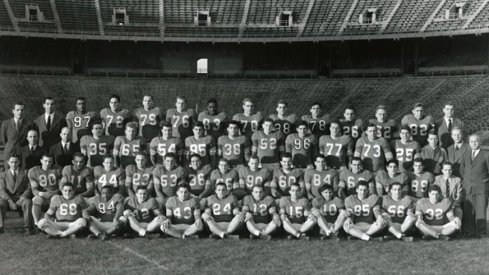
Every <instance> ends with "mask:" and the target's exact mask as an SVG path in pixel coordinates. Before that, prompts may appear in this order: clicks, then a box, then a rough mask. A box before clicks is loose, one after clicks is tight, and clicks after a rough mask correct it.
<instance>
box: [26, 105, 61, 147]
mask: <svg viewBox="0 0 489 275" xmlns="http://www.w3.org/2000/svg"><path fill="white" fill-rule="evenodd" d="M34 123H35V124H36V126H37V128H38V129H39V145H41V146H43V147H44V148H49V147H51V145H53V144H55V143H56V142H59V141H61V137H60V136H59V133H61V129H62V128H63V127H64V126H66V119H65V117H64V116H63V115H62V114H60V113H57V112H55V113H54V114H53V121H52V122H51V128H50V129H49V130H48V128H47V126H46V117H45V116H44V114H42V115H40V116H39V117H37V118H36V120H34Z"/></svg>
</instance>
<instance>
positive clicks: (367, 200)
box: [343, 180, 386, 241]
mask: <svg viewBox="0 0 489 275" xmlns="http://www.w3.org/2000/svg"><path fill="white" fill-rule="evenodd" d="M368 190H369V188H368V183H367V182H366V181H363V180H361V181H359V182H358V184H357V190H356V194H353V195H351V196H349V197H348V198H346V199H345V208H346V213H347V216H348V218H347V219H346V220H345V223H344V224H343V229H344V230H345V232H346V233H348V234H349V235H350V236H353V237H356V238H358V239H361V240H364V241H369V240H371V237H372V235H374V234H376V233H380V232H381V231H382V230H383V229H384V228H385V226H386V223H385V220H384V218H383V217H382V213H381V211H380V200H379V197H378V196H377V195H375V194H372V195H370V194H369V192H368ZM372 240H379V241H382V238H373V239H372Z"/></svg>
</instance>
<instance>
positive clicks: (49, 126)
mask: <svg viewBox="0 0 489 275" xmlns="http://www.w3.org/2000/svg"><path fill="white" fill-rule="evenodd" d="M46 128H47V129H48V131H49V130H51V115H49V116H48V122H47V123H46Z"/></svg>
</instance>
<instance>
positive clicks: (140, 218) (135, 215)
mask: <svg viewBox="0 0 489 275" xmlns="http://www.w3.org/2000/svg"><path fill="white" fill-rule="evenodd" d="M124 208H125V209H126V210H124V213H123V214H124V217H126V219H127V220H128V221H129V226H130V227H131V228H132V230H134V231H136V232H137V233H138V234H139V236H140V237H144V236H146V233H147V232H156V231H158V229H159V227H160V225H161V224H162V222H163V221H164V220H165V219H166V217H165V216H163V215H162V214H161V212H160V210H159V205H158V202H157V201H156V199H155V198H151V197H149V194H148V189H146V186H143V185H140V186H138V188H137V189H136V197H127V198H126V200H125V202H124Z"/></svg>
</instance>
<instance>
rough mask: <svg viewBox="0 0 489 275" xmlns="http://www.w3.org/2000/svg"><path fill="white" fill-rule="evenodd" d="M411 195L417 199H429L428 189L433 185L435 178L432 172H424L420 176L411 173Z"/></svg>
mask: <svg viewBox="0 0 489 275" xmlns="http://www.w3.org/2000/svg"><path fill="white" fill-rule="evenodd" d="M408 176H409V183H410V184H409V195H410V196H412V197H415V198H426V197H428V187H429V186H430V185H431V184H433V182H434V181H435V177H434V176H433V174H431V173H430V172H423V174H421V175H420V176H418V175H416V174H414V173H409V174H408Z"/></svg>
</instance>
